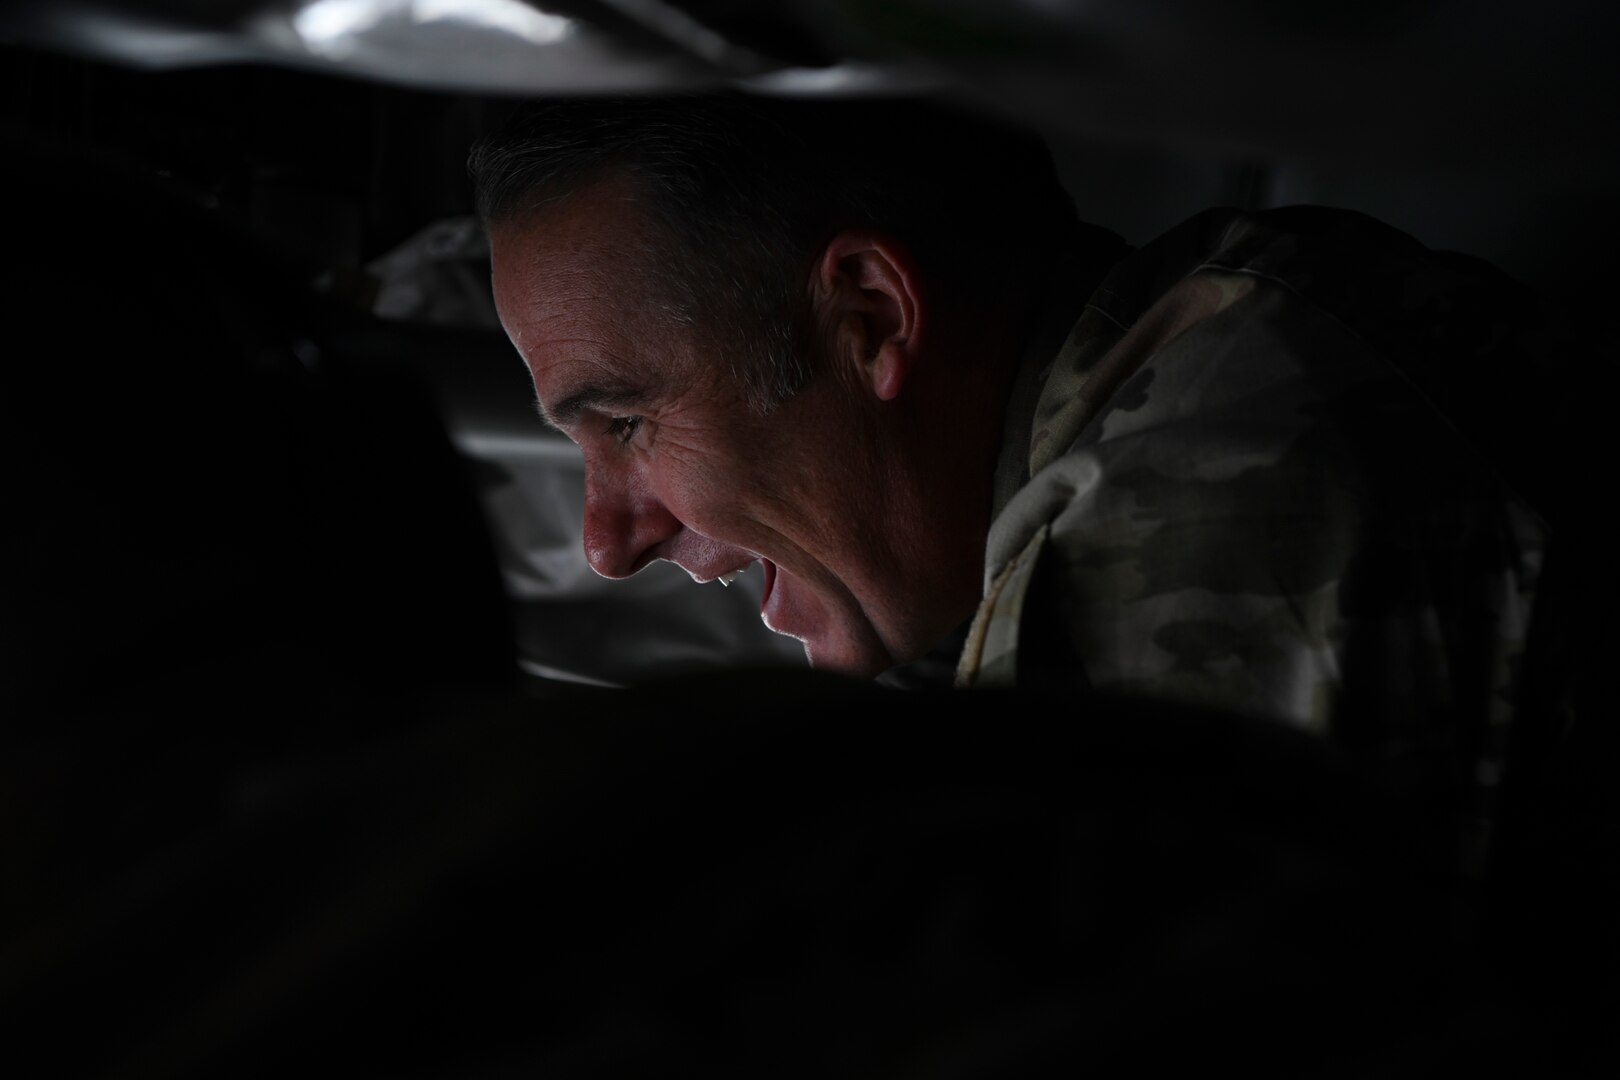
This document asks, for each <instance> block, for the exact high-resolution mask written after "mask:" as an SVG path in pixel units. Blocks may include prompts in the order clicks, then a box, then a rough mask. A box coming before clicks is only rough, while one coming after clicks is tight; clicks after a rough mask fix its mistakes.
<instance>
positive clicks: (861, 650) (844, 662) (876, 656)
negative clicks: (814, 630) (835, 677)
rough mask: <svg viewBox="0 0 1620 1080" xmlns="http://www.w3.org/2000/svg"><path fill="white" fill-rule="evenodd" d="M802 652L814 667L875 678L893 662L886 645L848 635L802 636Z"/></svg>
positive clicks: (818, 669) (841, 673) (856, 676)
mask: <svg viewBox="0 0 1620 1080" xmlns="http://www.w3.org/2000/svg"><path fill="white" fill-rule="evenodd" d="M801 643H802V644H803V645H804V655H805V657H806V658H807V659H808V660H809V661H810V666H811V667H813V668H815V669H816V670H817V671H831V672H835V673H837V674H839V675H849V676H851V677H854V678H860V679H875V678H877V677H878V676H879V675H881V674H882V673H883V672H885V671H887V670H888V669H889V668H891V667H893V666H894V665H895V661H894V660H893V659H892V658H891V657H890V656H889V652H888V650H887V649H884V648H883V647H882V646H881V645H877V644H876V643H867V642H861V641H857V640H853V639H849V638H845V639H843V640H840V641H831V642H828V641H816V640H814V639H801Z"/></svg>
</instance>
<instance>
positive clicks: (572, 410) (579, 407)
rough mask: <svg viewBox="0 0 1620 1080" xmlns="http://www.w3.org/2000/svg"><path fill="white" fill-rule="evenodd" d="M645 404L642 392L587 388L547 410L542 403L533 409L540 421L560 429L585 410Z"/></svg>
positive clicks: (535, 405)
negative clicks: (537, 413) (538, 414)
mask: <svg viewBox="0 0 1620 1080" xmlns="http://www.w3.org/2000/svg"><path fill="white" fill-rule="evenodd" d="M646 402H647V393H646V391H644V390H640V389H636V388H631V387H616V388H609V387H602V386H587V387H584V388H583V389H580V390H576V391H574V392H573V393H572V394H569V395H568V396H567V397H565V398H563V399H562V400H561V401H559V402H558V403H557V404H555V405H552V406H551V407H549V408H547V406H546V403H545V402H543V401H536V402H535V403H534V407H535V409H536V410H537V411H538V412H539V413H540V419H542V420H544V421H545V422H546V423H548V424H550V425H551V426H552V427H554V428H562V427H565V426H567V425H570V424H572V423H573V422H574V421H575V420H578V419H579V414H580V413H582V412H584V411H585V410H587V409H603V408H607V409H613V408H635V407H638V406H641V405H644V404H646Z"/></svg>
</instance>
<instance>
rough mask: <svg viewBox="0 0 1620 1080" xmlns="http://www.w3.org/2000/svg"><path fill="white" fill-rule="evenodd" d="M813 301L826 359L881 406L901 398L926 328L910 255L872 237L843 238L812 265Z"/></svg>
mask: <svg viewBox="0 0 1620 1080" xmlns="http://www.w3.org/2000/svg"><path fill="white" fill-rule="evenodd" d="M816 296H817V304H818V307H820V308H821V314H822V319H821V324H822V328H823V333H824V334H825V335H826V336H827V340H828V344H829V346H830V352H831V354H832V355H833V356H834V357H835V358H842V359H843V361H844V363H845V364H846V367H847V368H848V373H849V374H852V375H853V376H854V377H855V378H856V379H857V380H858V381H859V383H860V384H861V385H862V386H864V387H865V388H866V389H867V390H869V391H870V392H871V393H872V394H874V395H875V396H876V397H877V398H878V399H879V400H880V401H892V400H894V399H895V398H897V397H899V396H900V392H901V390H902V389H904V387H905V384H906V381H907V379H908V378H910V376H911V372H912V369H913V367H914V366H915V364H916V361H917V359H918V356H919V347H920V345H921V342H922V336H921V331H922V329H923V324H924V318H923V313H924V304H923V295H922V289H921V285H920V281H919V275H918V272H917V265H916V262H915V260H914V259H913V258H912V256H911V253H910V252H909V251H908V250H906V248H905V246H904V245H902V244H900V243H899V242H898V241H895V240H893V239H892V238H889V237H885V236H882V235H879V234H876V233H869V232H864V231H860V230H846V231H844V232H841V233H839V234H838V235H837V236H835V237H833V238H832V240H830V241H829V242H828V244H827V247H826V249H825V250H824V251H823V252H822V255H821V260H820V262H819V263H818V264H817V267H816Z"/></svg>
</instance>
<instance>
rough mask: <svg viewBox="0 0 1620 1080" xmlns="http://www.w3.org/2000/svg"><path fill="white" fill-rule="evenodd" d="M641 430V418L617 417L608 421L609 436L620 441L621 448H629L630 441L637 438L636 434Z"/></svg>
mask: <svg viewBox="0 0 1620 1080" xmlns="http://www.w3.org/2000/svg"><path fill="white" fill-rule="evenodd" d="M640 429H641V417H639V416H615V417H614V418H613V419H612V420H610V421H608V426H607V434H608V435H610V436H612V437H613V438H615V439H618V440H619V445H620V446H629V445H630V440H632V439H634V438H635V437H636V432H637V431H639V430H640Z"/></svg>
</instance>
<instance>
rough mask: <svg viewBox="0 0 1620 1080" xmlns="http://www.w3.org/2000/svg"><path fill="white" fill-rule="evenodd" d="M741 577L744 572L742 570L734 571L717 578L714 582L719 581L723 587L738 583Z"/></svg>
mask: <svg viewBox="0 0 1620 1080" xmlns="http://www.w3.org/2000/svg"><path fill="white" fill-rule="evenodd" d="M740 577H742V571H741V570H733V571H732V572H731V573H729V574H721V575H720V576H719V577H717V578H715V579H714V580H716V581H718V582H719V583H720V584H722V585H730V584H731V583H732V582H733V581H736V580H737V579H738V578H740Z"/></svg>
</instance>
